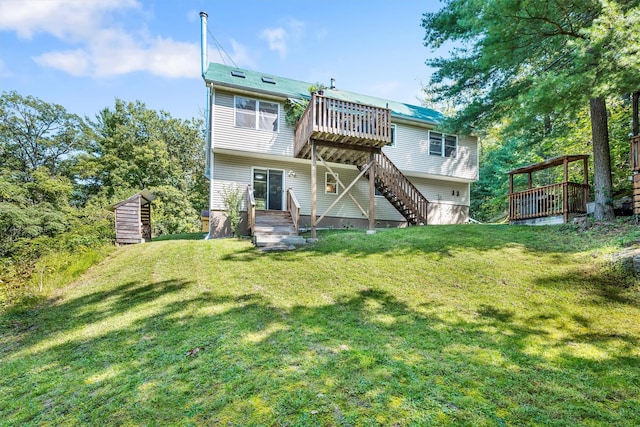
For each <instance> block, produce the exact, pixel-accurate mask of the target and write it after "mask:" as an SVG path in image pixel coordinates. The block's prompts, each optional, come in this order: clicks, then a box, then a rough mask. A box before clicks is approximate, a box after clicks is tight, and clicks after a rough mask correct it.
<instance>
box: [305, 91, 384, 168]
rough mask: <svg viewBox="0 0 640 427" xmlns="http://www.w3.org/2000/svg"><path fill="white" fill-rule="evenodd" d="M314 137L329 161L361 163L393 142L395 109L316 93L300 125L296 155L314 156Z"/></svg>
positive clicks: (307, 157)
mask: <svg viewBox="0 0 640 427" xmlns="http://www.w3.org/2000/svg"><path fill="white" fill-rule="evenodd" d="M311 141H315V142H316V144H317V150H318V154H320V156H322V158H324V159H325V160H326V161H328V162H333V163H343V164H351V165H356V166H360V165H362V164H364V163H366V162H367V161H368V160H369V157H370V153H371V152H372V151H373V152H379V151H380V149H381V148H382V147H384V146H385V145H387V144H388V143H390V142H391V110H389V109H388V108H379V107H373V106H369V105H363V104H357V103H353V102H347V101H341V100H338V99H333V98H328V97H326V96H323V95H318V94H317V93H314V94H313V95H312V96H311V101H310V102H309V106H308V107H307V109H306V110H305V112H304V114H303V115H302V117H301V118H300V120H299V121H298V124H297V125H296V129H295V139H294V154H295V157H298V158H302V159H310V158H311Z"/></svg>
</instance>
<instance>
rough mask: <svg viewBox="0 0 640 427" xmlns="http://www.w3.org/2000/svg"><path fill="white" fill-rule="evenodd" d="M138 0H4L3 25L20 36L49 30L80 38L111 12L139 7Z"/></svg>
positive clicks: (1, 6)
mask: <svg viewBox="0 0 640 427" xmlns="http://www.w3.org/2000/svg"><path fill="white" fill-rule="evenodd" d="M139 7H140V4H139V3H138V2H137V1H136V0H92V1H78V0H57V1H42V0H40V1H37V0H36V1H34V0H7V1H3V2H0V16H2V20H0V29H3V30H12V31H15V32H16V33H17V34H18V37H22V38H27V39H29V38H31V37H33V36H34V35H35V34H38V33H49V34H52V35H54V36H56V37H57V38H59V39H65V40H76V39H77V38H78V37H81V36H87V35H90V34H91V32H92V31H94V29H95V28H96V26H98V25H99V24H100V21H101V19H103V17H104V16H105V15H107V14H108V13H109V12H113V11H116V10H122V9H132V8H133V9H137V8H139Z"/></svg>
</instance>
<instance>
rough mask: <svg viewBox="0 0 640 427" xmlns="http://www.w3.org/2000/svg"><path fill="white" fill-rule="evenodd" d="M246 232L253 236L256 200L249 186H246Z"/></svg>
mask: <svg viewBox="0 0 640 427" xmlns="http://www.w3.org/2000/svg"><path fill="white" fill-rule="evenodd" d="M246 201H247V231H249V235H250V236H253V233H254V231H255V229H256V199H255V198H254V197H253V189H252V188H251V185H247V194H246Z"/></svg>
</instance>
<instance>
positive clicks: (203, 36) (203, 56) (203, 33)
mask: <svg viewBox="0 0 640 427" xmlns="http://www.w3.org/2000/svg"><path fill="white" fill-rule="evenodd" d="M208 17H209V15H207V13H206V12H200V68H201V74H202V78H203V79H204V82H205V88H206V91H207V98H206V104H205V120H206V126H207V128H206V138H207V148H206V154H205V159H206V160H205V163H206V164H205V171H204V172H205V176H208V178H209V232H208V233H207V235H206V236H205V239H206V240H208V239H211V237H212V235H213V233H212V229H213V130H212V125H213V120H212V118H211V117H212V114H213V86H212V87H211V88H210V87H209V85H207V79H206V73H207V67H208V66H209V63H208V58H207V18H208Z"/></svg>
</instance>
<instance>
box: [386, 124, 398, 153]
mask: <svg viewBox="0 0 640 427" xmlns="http://www.w3.org/2000/svg"><path fill="white" fill-rule="evenodd" d="M389 132H390V134H391V135H390V136H391V142H390V143H388V144H387V145H385V147H389V148H396V147H397V146H398V143H397V140H398V127H397V126H396V124H395V123H391V128H390V131H389Z"/></svg>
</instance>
